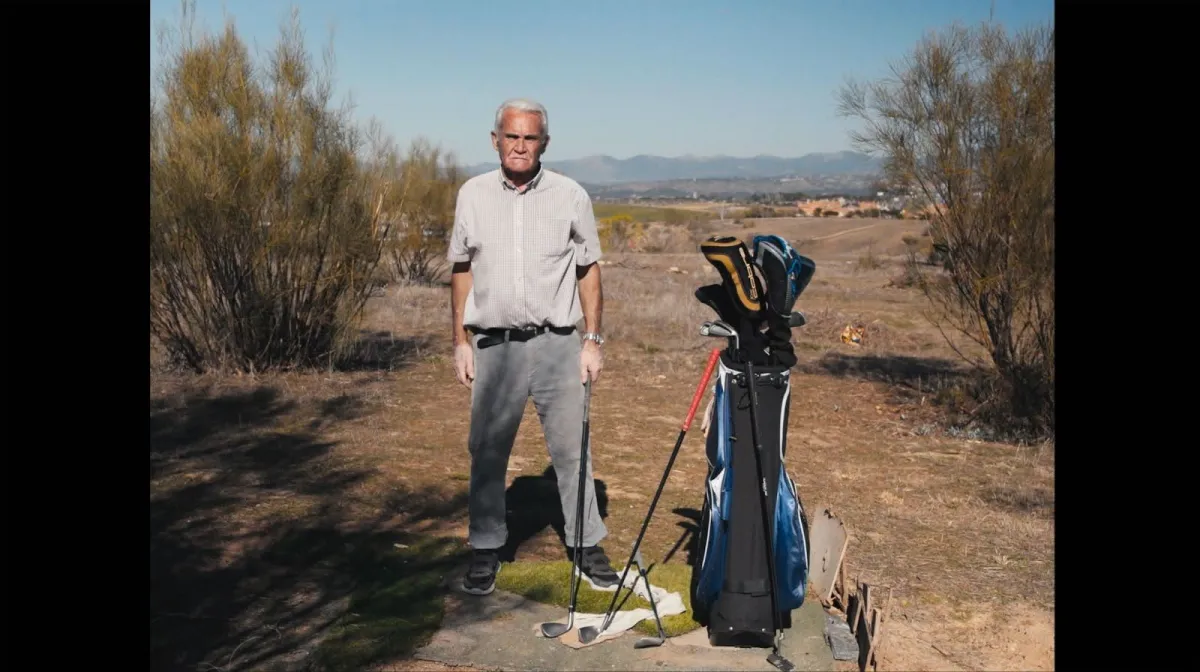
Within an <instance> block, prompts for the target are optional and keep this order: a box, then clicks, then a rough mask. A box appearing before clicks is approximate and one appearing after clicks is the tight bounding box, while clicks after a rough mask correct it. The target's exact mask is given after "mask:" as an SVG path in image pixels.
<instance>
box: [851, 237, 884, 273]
mask: <svg viewBox="0 0 1200 672" xmlns="http://www.w3.org/2000/svg"><path fill="white" fill-rule="evenodd" d="M884 265H885V262H884V260H883V259H881V258H880V257H879V256H878V255H876V254H875V241H873V240H872V241H871V242H869V243H867V251H866V252H865V253H863V254H862V255H861V256H859V258H858V263H857V264H855V268H856V269H857V270H860V271H873V270H876V269H879V268H883V267H884Z"/></svg>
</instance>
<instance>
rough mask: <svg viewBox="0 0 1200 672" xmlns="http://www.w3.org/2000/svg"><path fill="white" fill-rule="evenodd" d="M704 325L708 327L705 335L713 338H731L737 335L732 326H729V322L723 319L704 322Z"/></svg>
mask: <svg viewBox="0 0 1200 672" xmlns="http://www.w3.org/2000/svg"><path fill="white" fill-rule="evenodd" d="M705 326H706V327H708V333H707V334H705V335H706V336H713V337H715V338H733V337H734V336H737V332H736V331H734V329H733V327H731V326H729V323H728V322H725V321H723V320H714V321H712V322H706V323H705Z"/></svg>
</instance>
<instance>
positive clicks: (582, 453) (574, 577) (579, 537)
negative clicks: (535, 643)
mask: <svg viewBox="0 0 1200 672" xmlns="http://www.w3.org/2000/svg"><path fill="white" fill-rule="evenodd" d="M591 406H592V381H590V380H588V381H585V382H584V384H583V438H582V440H581V441H580V444H579V493H578V495H577V497H576V502H577V503H576V505H575V558H574V560H575V562H574V565H573V567H572V571H571V609H570V614H571V618H572V621H571V622H572V624H574V616H575V605H576V603H577V600H578V598H579V583H580V581H582V580H583V577H582V576H581V575H582V573H583V548H582V547H583V493H584V487H585V486H586V484H587V478H586V475H587V460H588V443H589V441H588V436H589V435H590V434H591V432H590V431H589V430H590V429H591V420H590V418H589V416H590V415H591Z"/></svg>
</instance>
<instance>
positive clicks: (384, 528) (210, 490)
mask: <svg viewBox="0 0 1200 672" xmlns="http://www.w3.org/2000/svg"><path fill="white" fill-rule="evenodd" d="M361 406H362V404H361V402H360V400H359V399H358V398H357V397H355V396H353V395H343V396H340V397H334V398H331V399H329V400H326V401H324V402H320V403H318V404H316V405H315V406H314V407H311V408H310V407H305V408H304V409H298V408H297V407H296V404H295V403H293V402H291V401H286V400H284V399H282V398H281V397H280V395H279V393H278V392H277V391H276V390H275V389H272V388H270V387H259V388H257V389H253V390H250V391H239V392H231V393H227V394H220V395H215V396H213V395H210V394H208V393H206V392H204V391H199V392H193V393H189V394H184V395H181V396H179V397H175V398H172V399H156V400H152V401H151V410H150V485H151V496H150V667H151V669H154V670H162V671H173V670H180V671H183V670H187V671H189V672H195V670H198V669H200V670H203V669H213V670H224V671H233V670H248V669H254V670H299V669H331V670H332V669H362V667H363V666H365V665H367V664H369V663H372V662H376V661H382V660H387V659H390V658H395V657H399V656H402V655H405V654H407V653H408V652H409V651H411V650H412V649H413V648H414V647H415V646H417V645H419V644H420V643H422V641H423V640H424V638H425V637H427V636H428V635H430V634H431V633H432V632H433V630H434V629H435V628H436V627H437V624H438V623H439V622H440V619H441V615H442V595H443V590H442V588H441V586H440V584H441V579H442V576H444V575H445V574H446V573H447V572H448V571H449V570H450V568H452V567H453V566H455V565H456V564H457V563H459V562H461V559H462V557H463V556H462V552H463V549H462V547H461V546H460V545H459V544H458V543H457V542H456V541H454V540H449V539H431V538H418V537H413V536H409V535H407V534H405V533H404V532H403V531H402V530H404V529H405V522H406V521H412V520H419V519H422V518H438V517H447V516H454V515H460V514H461V513H462V512H463V510H465V499H464V498H463V497H462V496H458V497H455V496H454V493H450V492H447V491H441V490H419V491H409V492H401V493H398V494H397V495H395V496H394V497H393V501H392V502H390V503H389V505H387V506H384V507H370V506H368V507H366V510H368V511H373V512H377V515H376V516H375V517H373V518H369V519H364V518H363V517H362V516H361V515H359V516H356V515H353V514H351V513H349V511H351V510H352V509H353V506H352V503H353V501H354V500H353V497H354V495H353V493H352V492H351V488H352V487H353V486H355V485H356V484H359V483H361V482H362V481H363V480H364V479H365V478H367V477H368V476H369V475H370V472H369V470H365V469H361V468H352V467H347V466H345V465H341V464H339V463H338V461H337V460H336V459H333V458H332V456H331V454H330V451H331V450H332V449H333V447H334V444H333V443H331V442H330V441H327V440H323V439H322V438H321V436H322V433H323V431H324V430H326V429H327V428H329V427H330V426H331V425H332V424H333V423H337V422H342V421H346V420H349V419H352V418H354V417H355V416H356V415H357V414H358V413H360V411H361ZM296 416H299V417H302V418H304V419H305V420H306V421H304V422H297V421H296V420H295V417H296ZM348 504H351V505H348ZM397 512H402V515H400V516H397V515H395V514H396V513H397Z"/></svg>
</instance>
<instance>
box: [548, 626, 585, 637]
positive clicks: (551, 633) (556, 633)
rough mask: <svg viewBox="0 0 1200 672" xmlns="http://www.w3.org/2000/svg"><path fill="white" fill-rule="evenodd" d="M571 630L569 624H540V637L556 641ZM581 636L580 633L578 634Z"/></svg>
mask: <svg viewBox="0 0 1200 672" xmlns="http://www.w3.org/2000/svg"><path fill="white" fill-rule="evenodd" d="M570 629H571V624H570V623H542V636H543V637H549V638H550V639H558V638H559V637H562V636H563V635H565V634H566V633H567V631H568V630H570ZM580 634H581V635H582V633H580Z"/></svg>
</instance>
